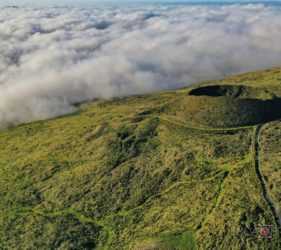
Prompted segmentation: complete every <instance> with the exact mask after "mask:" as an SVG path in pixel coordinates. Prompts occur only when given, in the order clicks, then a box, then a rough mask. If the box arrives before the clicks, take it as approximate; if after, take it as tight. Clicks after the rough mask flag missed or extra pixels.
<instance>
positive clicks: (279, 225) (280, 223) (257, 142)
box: [253, 125, 281, 239]
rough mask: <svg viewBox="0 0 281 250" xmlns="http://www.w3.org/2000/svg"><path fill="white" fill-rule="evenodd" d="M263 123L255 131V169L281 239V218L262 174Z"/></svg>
mask: <svg viewBox="0 0 281 250" xmlns="http://www.w3.org/2000/svg"><path fill="white" fill-rule="evenodd" d="M262 127H263V125H258V126H256V128H255V132H254V138H253V140H254V141H253V146H254V164H255V169H256V173H257V176H258V178H259V181H260V184H261V188H262V194H263V198H264V199H265V201H266V202H267V204H268V206H269V207H270V210H271V213H272V215H273V217H274V220H275V223H276V226H277V228H278V233H279V238H280V239H281V218H280V217H279V216H278V212H277V210H276V208H275V206H274V203H273V202H272V200H271V198H270V196H269V194H268V191H267V187H266V184H265V180H264V177H263V175H262V171H261V168H260V148H261V146H260V140H259V139H260V132H261V129H262Z"/></svg>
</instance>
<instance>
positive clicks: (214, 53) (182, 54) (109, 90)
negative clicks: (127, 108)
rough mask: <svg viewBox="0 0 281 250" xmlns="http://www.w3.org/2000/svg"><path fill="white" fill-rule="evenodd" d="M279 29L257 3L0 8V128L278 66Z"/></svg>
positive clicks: (275, 14)
mask: <svg viewBox="0 0 281 250" xmlns="http://www.w3.org/2000/svg"><path fill="white" fill-rule="evenodd" d="M280 30H281V12H280V9H279V8H273V7H265V6H264V5H261V4H255V5H253V4H252V5H243V6H242V5H232V6H221V7H207V6H205V7H202V6H197V7H191V6H189V7H171V6H166V7H163V6H155V7H141V6H138V7H135V8H127V9H125V8H119V9H105V8H103V9H101V8H94V7H92V8H88V9H85V8H74V7H72V8H52V9H50V8H43V7H42V8H39V7H37V8H35V7H34V8H32V7H19V8H7V7H0V127H5V126H7V125H8V124H13V123H21V122H27V121H32V120H37V119H45V118H50V117H54V116H58V115H62V114H66V113H69V112H72V111H73V110H74V108H73V105H72V104H73V103H77V102H81V101H85V100H91V99H94V98H108V97H114V96H127V95H132V94H141V93H148V92H153V91H158V90H164V89H170V88H175V87H182V86H187V85H191V84H194V83H197V82H200V81H203V80H207V79H208V80H210V79H216V78H222V77H224V76H226V75H231V74H236V73H240V72H244V71H251V70H256V69H263V68H268V67H272V66H277V65H281V43H280V41H281V32H280Z"/></svg>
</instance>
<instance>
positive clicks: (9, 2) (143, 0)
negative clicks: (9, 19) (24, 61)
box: [0, 0, 281, 6]
mask: <svg viewBox="0 0 281 250" xmlns="http://www.w3.org/2000/svg"><path fill="white" fill-rule="evenodd" d="M108 4H114V5H125V4H128V5H142V4H146V5H155V4H163V5H205V4H206V5H229V4H266V5H272V6H276V5H281V0H275V1H271V0H263V1H261V0H250V1H245V0H215V1H214V0H202V1H200V0H199V1H198V0H150V1H149V0H104V1H101V0H59V1H58V0H48V1H46V0H2V1H1V3H0V6H18V5H19V6H22V5H56V6H61V5H63V6H68V5H70V6H73V5H75V6H79V5H83V6H85V5H108Z"/></svg>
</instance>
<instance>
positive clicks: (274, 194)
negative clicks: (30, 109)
mask: <svg viewBox="0 0 281 250" xmlns="http://www.w3.org/2000/svg"><path fill="white" fill-rule="evenodd" d="M280 81H281V68H275V69H272V70H270V71H265V72H256V73H248V74H243V75H240V76H236V77H230V78H228V79H226V80H223V81H217V82H213V83H205V84H204V86H205V85H210V84H215V85H220V84H223V85H227V84H228V85H231V86H232V87H231V88H230V90H229V89H228V88H225V87H224V89H223V90H221V93H222V94H223V96H217V97H215V96H212V97H210V96H202V95H198V96H196V95H189V94H188V93H189V92H190V91H191V90H192V89H191V88H190V89H189V88H186V89H180V90H175V91H168V92H163V93H157V94H151V95H145V96H134V97H128V98H124V99H121V100H119V99H115V100H99V101H96V102H94V103H92V104H85V105H81V106H80V107H79V110H78V111H77V112H76V113H74V114H72V115H68V116H64V117H60V118H56V119H51V120H47V121H39V122H33V123H29V124H24V125H20V126H15V127H11V128H9V129H7V130H5V131H1V132H0V197H1V199H0V249H1V250H2V249H3V250H6V249H7V250H10V249H42V250H44V249H46V250H47V249H60V250H63V249H65V250H66V249H99V250H106V249H107V250H111V249H113V250H115V249H116V250H121V249H125V250H127V249H132V250H145V249H147V250H149V249H155V250H156V249H160V250H165V249H166V250H168V249H169V250H172V249H174V250H182V249H186V250H189V249H190V250H193V249H200V250H201V249H202V250H205V249H221V250H225V249H249V250H250V249H273V250H275V249H276V250H277V249H280V235H279V234H278V232H277V231H278V224H277V223H276V218H275V217H274V215H273V214H272V210H271V209H270V207H269V204H268V201H267V199H265V197H264V194H263V186H262V184H261V180H260V178H259V176H258V175H257V171H256V168H255V158H256V152H255V145H256V144H257V137H256V126H255V125H257V124H258V123H260V120H259V118H257V115H256V114H255V112H256V110H257V108H258V109H259V110H260V107H262V108H261V109H262V110H263V108H264V107H263V106H262V105H261V106H259V105H256V104H254V105H248V104H247V102H248V101H247V100H249V99H253V98H254V99H255V100H256V101H257V102H262V101H266V100H273V99H274V98H275V99H276V98H277V97H280V96H281V87H280ZM265 82H266V83H265ZM243 84H245V86H248V87H245V88H243V89H242V91H241V90H240V91H239V89H240V88H241V85H243ZM234 85H237V86H239V87H237V88H235V87H233V86H234ZM250 87H251V88H250ZM225 89H226V90H225ZM229 91H230V92H229ZM236 98H237V99H236ZM205 101H206V102H207V105H205V104H204V103H205ZM232 101H234V102H232ZM244 101H245V102H246V106H247V107H246V108H245V107H244V106H245V105H244V104H245V102H244ZM235 102H237V103H238V104H237V105H238V106H239V109H237V108H236V107H238V106H235V105H236V104H235ZM241 102H243V105H242V106H241ZM210 104H211V105H213V106H210ZM190 105H191V106H192V105H193V107H190ZM204 105H205V106H204ZM226 105H229V106H230V108H228V111H229V110H230V109H233V110H235V112H233V113H232V114H226V113H225V111H227V110H226V107H225V106H226ZM191 109H193V110H194V113H193V114H194V115H196V116H194V117H193V116H191V115H190V112H191ZM199 109H201V110H200V114H199V113H196V112H195V111H196V110H197V112H198V110H199ZM245 110H246V111H245ZM247 110H248V111H247ZM242 111H243V112H244V111H245V112H246V113H243V112H242ZM240 112H242V114H240ZM247 119H250V122H249V120H247ZM245 120H247V121H246V122H245ZM236 121H237V122H236ZM262 122H263V120H262ZM263 123H266V124H265V125H263V127H262V129H261V130H260V131H259V133H258V137H259V138H258V140H259V144H260V147H261V148H260V149H259V160H260V161H259V163H260V166H259V167H260V170H261V174H262V175H263V176H262V177H263V178H264V180H265V186H266V190H267V192H268V195H269V196H270V198H271V200H272V202H273V204H274V206H275V207H276V210H277V211H278V212H279V213H280V202H281V196H280V189H281V181H280V176H281V173H280V171H281V170H280V169H281V168H280V166H281V151H280V148H281V147H280V146H281V137H280V133H279V132H280V130H281V122H280V121H278V120H275V121H271V122H270V121H268V120H267V121H265V122H263ZM263 224H270V225H272V238H271V239H261V240H258V239H257V237H256V236H255V235H254V232H255V230H256V225H263Z"/></svg>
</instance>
